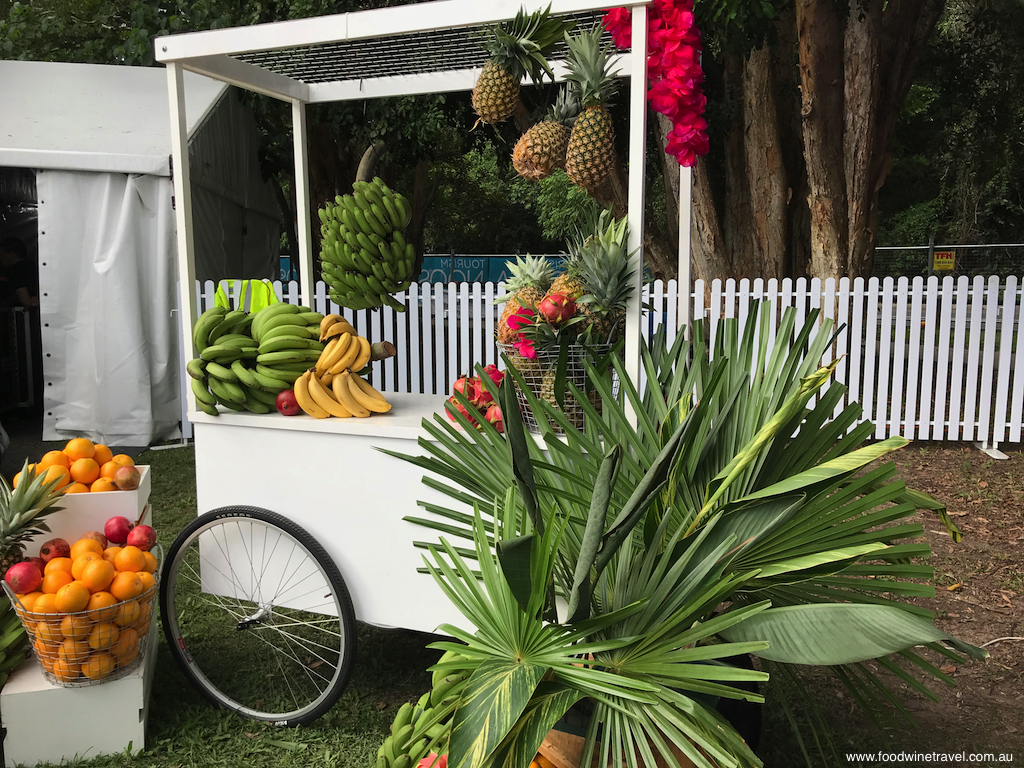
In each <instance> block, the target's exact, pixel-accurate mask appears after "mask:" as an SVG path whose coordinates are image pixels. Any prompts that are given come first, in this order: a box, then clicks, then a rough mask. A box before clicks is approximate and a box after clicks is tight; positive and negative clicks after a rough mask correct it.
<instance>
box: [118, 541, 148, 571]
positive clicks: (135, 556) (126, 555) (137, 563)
mask: <svg viewBox="0 0 1024 768" xmlns="http://www.w3.org/2000/svg"><path fill="white" fill-rule="evenodd" d="M114 567H115V568H117V570H119V571H131V572H132V573H136V572H138V571H141V570H143V569H144V568H145V567H146V555H145V553H144V552H143V551H142V550H141V549H139V548H138V547H131V546H128V547H122V548H121V551H120V552H118V553H117V556H116V557H114Z"/></svg>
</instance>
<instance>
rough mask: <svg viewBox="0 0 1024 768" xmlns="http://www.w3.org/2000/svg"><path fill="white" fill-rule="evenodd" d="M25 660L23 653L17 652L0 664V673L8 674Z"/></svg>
mask: <svg viewBox="0 0 1024 768" xmlns="http://www.w3.org/2000/svg"><path fill="white" fill-rule="evenodd" d="M25 658H26V655H25V652H24V651H18V652H17V653H15V654H13V655H12V656H8V657H7V658H6V659H4V662H3V664H0V673H4V672H9V671H10V670H12V669H14V668H15V667H17V666H18V665H19V664H21V662H23V661H24V660H25Z"/></svg>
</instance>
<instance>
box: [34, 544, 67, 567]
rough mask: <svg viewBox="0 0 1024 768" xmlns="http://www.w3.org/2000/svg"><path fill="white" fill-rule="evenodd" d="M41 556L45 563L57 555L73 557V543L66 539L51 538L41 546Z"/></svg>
mask: <svg viewBox="0 0 1024 768" xmlns="http://www.w3.org/2000/svg"><path fill="white" fill-rule="evenodd" d="M39 556H40V557H41V558H43V562H44V563H48V562H50V561H51V560H53V558H55V557H71V545H70V544H68V543H67V542H66V541H64V539H50V540H49V541H47V542H45V543H44V544H43V546H41V547H40V548H39Z"/></svg>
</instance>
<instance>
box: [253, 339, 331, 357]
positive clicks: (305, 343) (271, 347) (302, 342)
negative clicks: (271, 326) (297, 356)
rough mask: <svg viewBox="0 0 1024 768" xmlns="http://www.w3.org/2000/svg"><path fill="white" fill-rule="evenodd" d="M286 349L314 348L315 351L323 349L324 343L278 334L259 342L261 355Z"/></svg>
mask: <svg viewBox="0 0 1024 768" xmlns="http://www.w3.org/2000/svg"><path fill="white" fill-rule="evenodd" d="M286 349H303V350H304V349H314V350H316V351H317V353H320V352H323V351H324V345H323V344H321V343H320V340H319V339H308V338H307V339H300V338H297V337H295V336H278V337H276V338H273V339H267V340H266V341H263V342H260V346H259V350H260V354H261V355H265V354H267V353H268V352H282V351H284V350H286Z"/></svg>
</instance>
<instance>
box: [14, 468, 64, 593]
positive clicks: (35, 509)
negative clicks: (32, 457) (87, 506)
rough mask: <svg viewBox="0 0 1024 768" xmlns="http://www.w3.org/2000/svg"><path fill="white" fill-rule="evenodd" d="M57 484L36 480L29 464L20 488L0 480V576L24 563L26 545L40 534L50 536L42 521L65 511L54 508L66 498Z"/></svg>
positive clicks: (37, 478)
mask: <svg viewBox="0 0 1024 768" xmlns="http://www.w3.org/2000/svg"><path fill="white" fill-rule="evenodd" d="M58 482H59V480H51V481H49V482H46V481H45V480H44V477H43V476H42V475H40V476H33V473H32V471H31V470H30V469H29V467H28V462H27V461H26V462H25V467H24V469H22V471H21V480H20V482H19V483H18V487H17V488H14V489H13V490H12V489H11V487H10V486H9V485H8V484H7V481H6V480H5V479H4V478H3V477H0V555H2V557H0V575H3V574H5V573H7V569H8V568H10V567H11V566H12V565H14V564H15V563H20V562H21V561H22V560H24V559H25V544H26V542H27V541H28V540H29V539H30V538H32V537H33V536H35V535H36V534H37V533H39V532H40V531H47V532H49V530H50V529H49V528H48V527H47V525H46V523H44V522H42V518H44V517H45V516H46V515H49V514H51V513H52V512H56V511H57V510H59V509H62V507H55V506H54V504H55V503H56V502H57V501H58V500H59V499H60V497H61V496H63V495H64V492H63V491H61V490H57V488H56V485H57V483H58Z"/></svg>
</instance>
